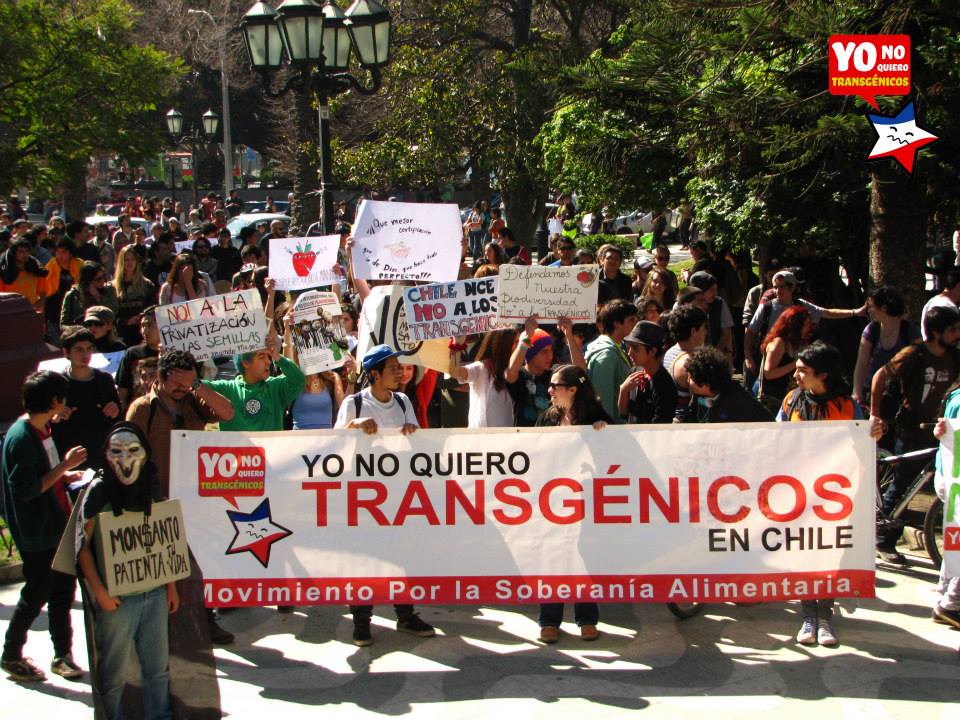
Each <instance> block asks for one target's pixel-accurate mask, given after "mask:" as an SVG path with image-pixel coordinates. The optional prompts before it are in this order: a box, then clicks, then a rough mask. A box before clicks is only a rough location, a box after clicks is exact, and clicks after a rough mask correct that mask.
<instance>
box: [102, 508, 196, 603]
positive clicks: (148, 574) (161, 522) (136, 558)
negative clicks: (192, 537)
mask: <svg viewBox="0 0 960 720" xmlns="http://www.w3.org/2000/svg"><path fill="white" fill-rule="evenodd" d="M96 539H97V554H98V560H99V569H100V572H101V574H102V575H103V577H102V578H101V579H102V580H103V584H104V585H105V586H106V588H107V592H108V593H110V594H111V595H114V596H117V595H130V594H131V593H141V592H146V591H148V590H153V588H156V587H160V586H161V585H166V584H167V583H169V582H173V581H174V580H180V579H182V578H185V577H189V576H190V552H189V550H188V548H187V532H186V526H185V525H184V523H183V512H182V511H181V510H180V501H179V500H166V501H164V502H155V503H153V505H151V508H150V516H149V517H147V518H145V517H144V515H143V513H142V512H130V511H128V512H124V513H121V514H120V515H114V514H113V512H112V511H109V510H108V511H107V512H102V513H100V514H99V515H97V523H96Z"/></svg>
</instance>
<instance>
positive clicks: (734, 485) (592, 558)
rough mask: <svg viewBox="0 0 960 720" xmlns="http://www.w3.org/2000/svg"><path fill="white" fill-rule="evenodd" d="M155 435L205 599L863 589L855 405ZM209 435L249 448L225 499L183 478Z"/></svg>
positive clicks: (867, 505) (869, 504)
mask: <svg viewBox="0 0 960 720" xmlns="http://www.w3.org/2000/svg"><path fill="white" fill-rule="evenodd" d="M172 441H173V442H172V462H171V472H170V476H171V484H172V486H173V491H174V492H176V493H177V495H178V496H179V497H180V499H181V501H182V502H183V512H184V518H185V520H186V522H187V526H188V527H189V528H190V541H191V547H192V549H193V552H194V556H195V557H196V558H197V562H198V563H199V564H200V565H201V566H202V567H203V574H204V583H205V586H204V590H205V593H206V598H207V605H208V606H212V605H216V606H222V605H237V606H239V605H251V606H255V605H276V604H280V605H323V604H335V603H339V604H343V603H348V602H354V603H359V602H362V603H371V604H376V603H407V602H416V603H420V602H424V603H517V602H520V603H535V602H563V601H566V602H587V601H593V602H691V601H694V600H698V601H702V602H741V601H742V602H764V601H765V602H782V601H785V600H790V599H795V598H825V597H872V596H873V594H874V538H875V532H874V515H875V510H874V498H873V495H874V479H873V475H874V465H875V454H876V448H875V446H874V444H873V441H872V440H871V439H870V435H869V428H868V423H866V422H864V421H859V422H841V421H836V422H824V423H813V422H811V423H772V422H771V423H749V424H747V423H742V424H736V423H733V424H720V425H710V426H703V425H696V424H692V425H643V426H637V425H633V426H629V425H611V426H609V427H607V428H605V429H603V430H600V431H597V430H594V429H593V428H592V427H590V426H589V425H587V426H579V427H547V428H477V429H470V430H458V429H442V430H420V431H418V432H415V433H413V434H412V435H402V434H401V433H400V430H399V429H398V428H397V429H389V430H384V429H382V430H381V431H380V432H378V433H377V434H376V435H366V434H364V433H362V432H348V431H343V430H318V431H305V432H304V433H296V434H293V433H288V432H261V433H256V432H220V433H210V432H201V431H177V432H174V433H173V434H172ZM208 445H216V446H218V450H219V452H221V453H227V447H228V446H234V448H235V449H236V450H237V451H238V452H240V451H242V452H249V451H251V450H253V449H256V450H259V451H260V452H262V453H263V456H264V457H265V458H267V462H266V463H264V464H263V465H258V466H257V469H259V468H264V469H265V479H264V481H263V483H262V485H260V486H258V487H259V490H258V491H251V492H250V494H249V495H247V494H244V495H242V496H240V495H238V496H237V497H236V498H235V499H236V503H237V505H238V507H237V509H236V510H235V509H233V508H231V507H230V506H229V505H228V504H227V502H226V501H225V499H224V498H223V497H216V496H208V495H204V493H203V492H202V489H203V473H204V472H205V470H204V465H205V463H204V459H203V457H204V452H205V450H204V448H205V447H207V446H208ZM797 458H802V459H803V461H802V462H797ZM251 465H252V463H251Z"/></svg>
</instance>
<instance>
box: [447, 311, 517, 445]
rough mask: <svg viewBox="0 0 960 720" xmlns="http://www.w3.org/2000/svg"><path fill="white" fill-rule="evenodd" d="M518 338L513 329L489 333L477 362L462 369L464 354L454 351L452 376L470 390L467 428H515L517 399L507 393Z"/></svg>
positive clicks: (452, 353) (452, 354) (483, 342)
mask: <svg viewBox="0 0 960 720" xmlns="http://www.w3.org/2000/svg"><path fill="white" fill-rule="evenodd" d="M516 338H517V331H516V330H515V329H513V328H503V329H501V330H494V331H493V332H489V333H487V334H486V335H484V336H483V339H482V340H481V341H480V347H479V349H478V350H477V354H476V359H475V360H474V362H472V363H468V364H467V365H462V366H461V365H460V350H458V349H457V347H453V348H451V352H450V357H451V358H453V360H454V363H455V364H454V367H453V369H452V372H451V373H450V374H451V375H452V376H453V377H455V378H456V379H457V380H459V381H460V382H465V383H468V384H469V386H470V397H469V409H468V412H467V427H471V428H480V427H513V425H514V417H513V398H512V397H511V396H510V392H509V390H508V389H507V378H506V373H507V369H508V367H509V366H510V357H511V355H512V353H513V344H514V342H516Z"/></svg>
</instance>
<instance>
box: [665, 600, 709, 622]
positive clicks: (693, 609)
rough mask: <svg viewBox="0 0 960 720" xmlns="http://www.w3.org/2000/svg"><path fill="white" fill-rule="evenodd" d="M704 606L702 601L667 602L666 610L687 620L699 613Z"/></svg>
mask: <svg viewBox="0 0 960 720" xmlns="http://www.w3.org/2000/svg"><path fill="white" fill-rule="evenodd" d="M703 608H704V604H703V603H698V602H690V603H667V610H669V611H670V612H672V613H673V614H674V615H675V616H677V617H678V618H680V619H681V620H689V619H690V618H692V617H693V616H694V615H699V614H700V613H701V611H702V610H703Z"/></svg>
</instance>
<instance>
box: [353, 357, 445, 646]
mask: <svg viewBox="0 0 960 720" xmlns="http://www.w3.org/2000/svg"><path fill="white" fill-rule="evenodd" d="M398 355H400V353H399V351H397V350H394V349H393V348H392V347H390V346H389V345H374V346H373V347H372V348H370V349H369V350H367V352H366V353H365V354H364V356H363V358H362V359H361V365H362V366H363V372H364V373H365V374H366V376H367V380H368V382H369V385H368V386H367V387H366V388H364V389H363V390H361V391H360V392H358V393H355V394H353V395H350V396H348V397H346V398H344V400H343V402H342V403H341V404H340V411H339V412H338V413H337V422H336V424H335V425H334V427H335V428H352V429H356V430H363V432H365V433H366V434H367V435H374V434H376V433H377V432H379V431H380V430H381V429H384V428H400V432H401V433H403V434H404V435H409V434H410V433H413V432H416V431H417V430H419V429H420V424H419V423H418V422H417V416H416V415H415V414H414V412H413V403H412V402H411V401H410V399H409V398H407V397H405V396H404V395H402V394H401V393H398V392H396V391H397V389H398V388H399V387H400V382H401V379H402V377H403V369H402V367H401V366H400V361H399V360H398V359H397V356H398ZM393 609H394V610H395V611H396V613H397V630H398V631H400V632H405V633H409V634H410V635H416V636H417V637H425V638H426V637H433V636H434V635H435V634H436V630H434V629H433V626H431V625H429V624H427V623H425V622H424V621H423V620H421V619H420V616H419V615H417V614H416V613H415V612H414V611H413V605H394V606H393ZM350 612H352V613H353V644H354V645H357V646H358V647H366V646H368V645H372V644H373V636H372V635H371V634H370V619H371V618H372V617H373V606H372V605H351V606H350Z"/></svg>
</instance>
